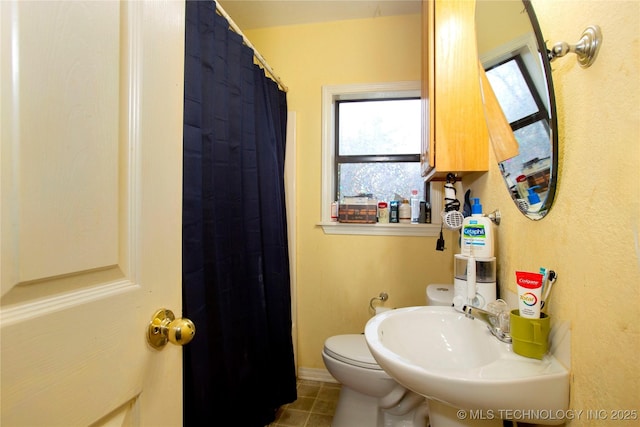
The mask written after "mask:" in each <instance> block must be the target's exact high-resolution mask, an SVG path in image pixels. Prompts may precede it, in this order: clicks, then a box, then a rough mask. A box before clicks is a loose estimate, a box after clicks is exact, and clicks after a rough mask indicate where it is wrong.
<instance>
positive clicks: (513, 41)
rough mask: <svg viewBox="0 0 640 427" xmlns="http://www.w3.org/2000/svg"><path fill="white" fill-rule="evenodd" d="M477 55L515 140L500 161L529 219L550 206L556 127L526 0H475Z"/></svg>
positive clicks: (544, 60)
mask: <svg viewBox="0 0 640 427" xmlns="http://www.w3.org/2000/svg"><path fill="white" fill-rule="evenodd" d="M476 32H477V43H478V55H479V59H480V62H481V63H482V66H483V68H484V69H485V71H486V76H487V79H488V81H489V83H490V85H491V88H492V89H493V92H494V93H495V97H496V98H497V101H498V103H499V104H500V106H501V107H502V111H503V112H504V116H505V118H506V120H507V121H508V123H509V125H510V127H511V129H512V131H513V134H514V136H515V139H516V141H517V144H518V150H517V151H518V155H517V156H515V157H511V158H508V159H499V167H500V170H501V172H502V175H503V178H504V181H505V183H506V186H507V189H508V190H509V192H510V194H511V197H512V198H513V200H514V201H515V203H516V206H517V207H518V209H519V210H521V211H522V212H523V213H524V214H525V215H526V216H527V217H529V218H531V219H541V218H543V217H544V216H545V215H546V214H547V213H548V212H549V209H550V208H551V204H552V202H553V198H554V195H555V186H556V178H557V164H558V159H557V128H556V127H557V125H556V117H555V100H554V96H553V85H552V82H551V73H550V67H549V60H548V57H547V49H546V46H545V45H544V42H543V39H542V34H541V32H540V28H539V26H538V22H537V19H536V17H535V14H534V11H533V6H531V4H530V2H529V1H523V2H520V1H502V0H477V2H476Z"/></svg>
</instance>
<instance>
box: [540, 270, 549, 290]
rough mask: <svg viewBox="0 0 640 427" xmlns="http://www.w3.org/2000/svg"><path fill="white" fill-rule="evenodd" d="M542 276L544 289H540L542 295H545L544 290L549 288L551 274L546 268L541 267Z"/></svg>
mask: <svg viewBox="0 0 640 427" xmlns="http://www.w3.org/2000/svg"><path fill="white" fill-rule="evenodd" d="M540 274H542V287H541V288H540V294H541V295H544V290H545V288H546V287H547V280H548V279H549V272H548V271H547V269H546V268H544V267H540Z"/></svg>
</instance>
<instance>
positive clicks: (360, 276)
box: [246, 15, 453, 369]
mask: <svg viewBox="0 0 640 427" xmlns="http://www.w3.org/2000/svg"><path fill="white" fill-rule="evenodd" d="M246 34H247V36H248V37H249V38H250V39H251V41H252V43H254V44H255V46H256V48H257V49H258V50H259V51H260V53H261V54H263V56H265V57H266V58H267V60H268V61H269V64H270V65H271V66H272V67H274V69H275V71H276V74H278V75H280V77H281V78H282V79H283V81H284V82H285V84H286V85H287V86H288V88H289V92H288V96H287V99H288V103H289V109H290V110H292V111H296V113H297V171H298V177H297V183H296V184H297V199H298V204H297V210H298V212H297V215H298V217H297V221H298V225H297V241H298V246H297V248H295V250H296V251H297V252H296V253H297V260H298V261H297V283H298V288H297V292H298V295H297V298H298V306H297V309H298V365H299V366H301V367H305V368H314V369H324V363H323V362H322V358H321V351H322V346H323V343H324V340H325V339H326V338H327V337H329V336H331V335H336V334H342V333H360V332H362V331H363V330H364V325H365V323H366V322H367V320H368V319H369V318H370V313H369V311H368V304H369V300H370V299H371V298H372V297H374V296H377V295H378V294H379V293H380V292H381V291H385V292H387V293H388V294H389V300H388V301H387V302H386V303H385V305H386V306H388V307H400V306H409V305H422V304H424V301H425V286H426V285H427V284H428V283H451V281H452V279H451V278H452V274H453V262H452V256H453V255H452V254H453V252H452V251H444V252H437V251H436V250H435V246H436V239H435V238H432V237H389V236H343V235H326V234H324V232H323V231H322V228H320V227H319V226H317V225H316V224H317V223H318V222H319V221H320V215H321V205H320V203H321V93H322V92H321V89H322V86H323V85H329V84H331V85H334V84H348V83H377V82H393V81H407V80H420V49H421V41H420V17H419V16H416V15H414V16H403V17H392V18H375V19H365V20H351V21H343V22H333V23H329V24H314V25H301V26H286V27H278V28H269V29H262V30H253V31H247V33H246ZM449 242H451V240H448V242H447V243H449ZM449 246H452V247H453V245H449Z"/></svg>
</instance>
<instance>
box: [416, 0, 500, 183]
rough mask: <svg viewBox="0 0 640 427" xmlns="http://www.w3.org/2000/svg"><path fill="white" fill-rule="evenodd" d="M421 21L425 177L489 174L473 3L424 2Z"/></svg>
mask: <svg viewBox="0 0 640 427" xmlns="http://www.w3.org/2000/svg"><path fill="white" fill-rule="evenodd" d="M425 15H426V16H425ZM423 18H424V23H423V29H424V31H425V33H426V34H425V35H424V41H425V46H426V48H425V49H424V50H423V54H424V55H425V58H424V60H423V70H424V77H423V78H425V79H426V80H425V81H423V88H425V89H426V92H427V93H424V94H423V97H426V98H427V101H426V102H425V103H424V105H425V107H426V110H428V111H426V112H425V113H426V114H425V116H424V117H423V120H424V121H425V127H428V129H425V131H424V136H425V143H424V149H425V153H424V155H423V159H424V160H425V161H427V160H428V162H429V165H428V166H427V165H425V166H424V167H423V174H424V176H425V177H426V178H427V179H430V178H438V177H444V176H445V175H446V174H447V173H448V172H454V173H457V174H458V175H464V174H465V173H467V172H477V171H487V170H488V166H489V152H488V148H489V135H488V132H487V125H486V122H485V118H484V112H483V108H482V98H481V93H480V82H479V75H478V68H477V63H478V54H477V47H476V35H475V2H474V1H469V0H447V1H437V0H436V1H425V3H424V7H423ZM423 90H424V89H423Z"/></svg>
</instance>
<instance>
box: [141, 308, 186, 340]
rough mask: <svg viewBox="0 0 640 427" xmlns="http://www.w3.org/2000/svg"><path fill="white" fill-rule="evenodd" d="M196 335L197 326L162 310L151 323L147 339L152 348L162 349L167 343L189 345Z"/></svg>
mask: <svg viewBox="0 0 640 427" xmlns="http://www.w3.org/2000/svg"><path fill="white" fill-rule="evenodd" d="M195 334H196V326H195V325H194V324H193V322H192V321H191V320H189V319H186V318H180V319H176V317H175V316H174V314H173V312H172V311H171V310H167V309H165V308H162V309H160V310H158V311H156V312H155V314H154V315H153V317H152V318H151V322H149V328H148V332H147V339H148V341H149V344H150V345H151V347H153V348H155V349H158V350H160V349H162V348H163V347H164V346H165V345H166V344H167V341H170V342H172V343H173V344H176V345H185V344H188V343H189V342H190V341H191V340H192V339H193V336H194V335H195Z"/></svg>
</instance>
